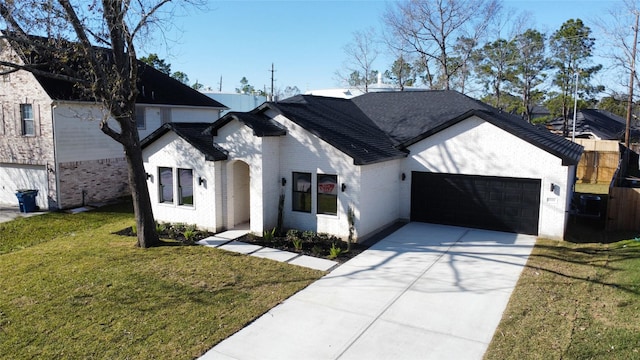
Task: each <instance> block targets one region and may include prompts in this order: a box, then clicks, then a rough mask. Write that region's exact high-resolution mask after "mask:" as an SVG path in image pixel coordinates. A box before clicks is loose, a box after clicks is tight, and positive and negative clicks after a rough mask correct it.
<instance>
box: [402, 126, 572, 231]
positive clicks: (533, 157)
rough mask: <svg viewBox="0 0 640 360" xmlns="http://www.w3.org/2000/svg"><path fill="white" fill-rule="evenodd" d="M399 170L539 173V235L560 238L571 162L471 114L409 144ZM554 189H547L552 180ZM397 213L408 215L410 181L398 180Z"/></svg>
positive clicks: (533, 175)
mask: <svg viewBox="0 0 640 360" xmlns="http://www.w3.org/2000/svg"><path fill="white" fill-rule="evenodd" d="M409 150H410V151H411V154H410V156H409V158H408V159H407V160H406V162H405V164H404V167H403V170H402V171H403V172H405V173H406V174H407V176H408V177H409V176H410V174H411V171H428V172H441V173H451V174H466V175H488V176H502V177H515V178H530V179H541V180H542V182H541V190H540V214H539V215H540V217H539V227H538V233H539V236H542V237H549V238H555V239H561V238H562V237H563V235H564V229H565V223H566V218H567V217H568V213H567V210H568V208H567V207H568V201H569V198H570V196H571V186H572V182H571V181H572V175H571V173H572V172H573V170H572V167H567V166H562V161H561V159H559V158H558V157H556V156H554V155H552V154H550V153H548V152H545V151H543V150H541V149H540V148H538V147H536V146H534V145H531V144H530V143H528V142H526V141H524V140H521V139H520V138H518V137H516V136H514V135H512V134H510V133H508V132H506V131H504V130H502V129H500V128H498V127H496V126H494V125H492V124H490V123H488V122H486V121H484V120H482V119H479V118H477V117H472V118H469V119H467V120H464V121H462V122H460V123H457V124H455V125H453V126H451V127H449V128H447V129H445V130H443V131H441V132H439V133H437V134H435V135H433V136H431V137H429V138H427V139H425V140H423V141H421V142H419V143H416V144H414V145H412V146H411V147H410V148H409ZM552 183H553V184H555V185H556V187H555V191H554V192H551V191H550V187H551V184H552ZM401 189H402V190H401V216H402V217H405V218H408V217H409V215H410V203H411V202H410V198H411V182H410V181H404V182H402V184H401Z"/></svg>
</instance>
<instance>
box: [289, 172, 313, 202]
mask: <svg viewBox="0 0 640 360" xmlns="http://www.w3.org/2000/svg"><path fill="white" fill-rule="evenodd" d="M292 188H293V189H292V190H293V211H304V212H311V174H310V173H299V172H294V173H293V186H292Z"/></svg>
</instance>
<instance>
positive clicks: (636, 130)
mask: <svg viewBox="0 0 640 360" xmlns="http://www.w3.org/2000/svg"><path fill="white" fill-rule="evenodd" d="M567 124H568V125H567V126H568V129H567V131H568V136H571V134H572V132H573V113H572V114H571V116H570V118H569V119H568V122H567ZM626 124H627V121H626V119H624V118H622V117H620V116H618V115H616V114H613V113H610V112H608V111H606V110H598V109H583V110H578V112H577V113H576V124H575V127H576V133H575V137H576V138H583V139H594V140H617V141H624V136H625V129H626ZM547 128H548V129H549V130H550V131H551V132H553V133H556V134H559V135H562V133H563V130H564V129H563V128H564V121H563V119H562V117H557V118H555V119H553V120H551V121H549V122H547ZM630 135H631V138H634V139H638V138H639V137H640V127H638V126H637V124H636V123H635V121H634V123H633V124H632V126H631V129H630Z"/></svg>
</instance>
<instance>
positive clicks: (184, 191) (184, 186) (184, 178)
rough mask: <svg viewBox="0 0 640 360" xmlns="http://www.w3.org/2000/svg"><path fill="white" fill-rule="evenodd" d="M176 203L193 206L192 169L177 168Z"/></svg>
mask: <svg viewBox="0 0 640 360" xmlns="http://www.w3.org/2000/svg"><path fill="white" fill-rule="evenodd" d="M178 204H179V205H187V206H193V171H192V170H191V169H178Z"/></svg>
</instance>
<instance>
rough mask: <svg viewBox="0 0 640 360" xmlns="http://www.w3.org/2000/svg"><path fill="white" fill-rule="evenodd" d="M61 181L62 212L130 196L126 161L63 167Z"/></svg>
mask: <svg viewBox="0 0 640 360" xmlns="http://www.w3.org/2000/svg"><path fill="white" fill-rule="evenodd" d="M58 177H59V181H60V204H59V207H60V208H62V209H65V208H71V207H76V206H81V205H87V204H90V203H95V202H101V201H106V200H111V199H115V198H118V197H121V196H125V195H129V194H130V191H129V181H128V167H127V161H126V160H125V158H114V159H100V160H91V161H73V162H64V163H60V164H58Z"/></svg>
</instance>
